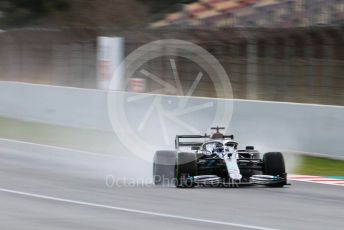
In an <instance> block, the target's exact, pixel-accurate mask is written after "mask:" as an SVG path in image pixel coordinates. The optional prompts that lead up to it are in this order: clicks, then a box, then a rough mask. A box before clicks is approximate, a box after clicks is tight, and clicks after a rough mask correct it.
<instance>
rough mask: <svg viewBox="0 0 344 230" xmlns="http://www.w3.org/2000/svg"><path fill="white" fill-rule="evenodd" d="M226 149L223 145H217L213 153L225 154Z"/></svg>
mask: <svg viewBox="0 0 344 230" xmlns="http://www.w3.org/2000/svg"><path fill="white" fill-rule="evenodd" d="M223 151H224V148H223V145H222V143H216V144H215V146H214V149H213V153H223Z"/></svg>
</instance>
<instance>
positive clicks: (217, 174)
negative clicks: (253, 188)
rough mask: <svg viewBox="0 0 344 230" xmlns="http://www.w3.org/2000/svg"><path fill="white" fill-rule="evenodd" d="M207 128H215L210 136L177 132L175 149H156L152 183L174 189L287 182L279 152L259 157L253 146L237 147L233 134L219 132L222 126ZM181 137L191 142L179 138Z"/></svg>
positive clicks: (275, 184) (277, 184)
mask: <svg viewBox="0 0 344 230" xmlns="http://www.w3.org/2000/svg"><path fill="white" fill-rule="evenodd" d="M211 129H212V130H215V133H213V134H212V135H207V134H205V135H177V136H176V139H175V149H176V150H175V151H157V152H156V153H155V156H154V163H153V179H154V183H155V184H156V185H161V184H171V183H173V184H174V185H175V186H176V187H178V188H185V187H194V186H195V185H202V186H207V185H208V186H230V187H233V186H239V185H243V184H258V185H266V186H271V187H283V186H284V185H287V174H286V172H285V165H284V159H283V155H282V154H281V153H280V152H268V153H265V154H264V155H263V158H261V157H260V155H261V154H260V153H259V152H258V151H257V150H255V149H254V147H253V146H246V148H245V149H243V150H237V147H238V142H236V141H235V140H234V136H233V135H224V134H222V133H221V132H220V130H221V129H224V128H222V127H214V128H211ZM185 139H189V140H190V139H192V141H183V140H185Z"/></svg>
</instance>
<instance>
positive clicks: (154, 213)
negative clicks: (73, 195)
mask: <svg viewBox="0 0 344 230" xmlns="http://www.w3.org/2000/svg"><path fill="white" fill-rule="evenodd" d="M0 192H5V193H10V194H16V195H22V196H28V197H34V198H39V199H44V200H53V201H59V202H64V203H70V204H77V205H84V206H90V207H95V208H104V209H111V210H116V211H122V212H129V213H136V214H144V215H151V216H159V217H165V218H173V219H180V220H188V221H196V222H202V223H208V224H218V225H226V226H232V227H240V228H246V229H257V230H277V229H275V228H266V227H261V226H255V225H246V224H238V223H232V222H225V221H216V220H208V219H200V218H193V217H186V216H179V215H173V214H166V213H158V212H150V211H143V210H138V209H130V208H123V207H116V206H110V205H103V204H97V203H90V202H84V201H77V200H70V199H63V198H58V197H53V196H45V195H39V194H34V193H28V192H20V191H16V190H10V189H4V188H0Z"/></svg>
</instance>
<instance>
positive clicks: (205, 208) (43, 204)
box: [0, 140, 344, 230]
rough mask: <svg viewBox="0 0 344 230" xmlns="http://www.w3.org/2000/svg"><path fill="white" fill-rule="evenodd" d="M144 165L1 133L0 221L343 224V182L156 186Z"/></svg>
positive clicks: (6, 224)
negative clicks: (11, 140)
mask: <svg viewBox="0 0 344 230" xmlns="http://www.w3.org/2000/svg"><path fill="white" fill-rule="evenodd" d="M128 161H132V162H133V166H128V165H127V162H128ZM149 165H150V164H147V163H143V162H140V161H139V160H137V161H135V160H130V159H129V160H128V159H126V158H123V157H122V158H119V157H115V156H107V155H101V154H89V153H84V152H77V151H69V150H65V149H54V148H50V147H44V146H34V145H27V144H21V143H11V144H8V143H6V142H4V141H3V140H2V141H0V228H1V229H35V230H36V229H83V230H85V229H92V230H94V229H152V230H154V229H159V230H161V229H341V230H342V229H344V222H343V220H344V187H342V186H333V185H324V184H312V183H306V182H292V186H289V187H285V188H266V187H242V188H194V189H176V188H173V187H154V186H152V185H151V184H149V183H141V182H142V180H141V179H142V178H144V177H146V176H147V175H148V174H149V172H150V167H149ZM109 175H110V177H111V178H115V179H116V178H117V179H119V178H122V179H120V181H121V182H118V183H117V185H113V186H109V185H112V184H111V183H109V180H108V181H107V182H108V184H106V177H107V176H108V179H109ZM125 175H127V177H126V179H129V182H128V180H127V182H126V183H124V176H125ZM136 179H138V180H139V181H140V183H139V184H137V185H134V183H133V182H134V180H136ZM143 182H144V181H143Z"/></svg>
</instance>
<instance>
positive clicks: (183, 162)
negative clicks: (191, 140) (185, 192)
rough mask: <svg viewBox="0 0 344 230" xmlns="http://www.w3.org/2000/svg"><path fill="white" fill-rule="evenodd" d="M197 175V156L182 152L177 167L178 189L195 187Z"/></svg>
mask: <svg viewBox="0 0 344 230" xmlns="http://www.w3.org/2000/svg"><path fill="white" fill-rule="evenodd" d="M196 175H197V162H196V154H194V153H184V152H180V153H178V155H177V160H176V165H175V185H176V187H178V188H192V187H194V186H195V183H194V181H193V177H194V176H196Z"/></svg>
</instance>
